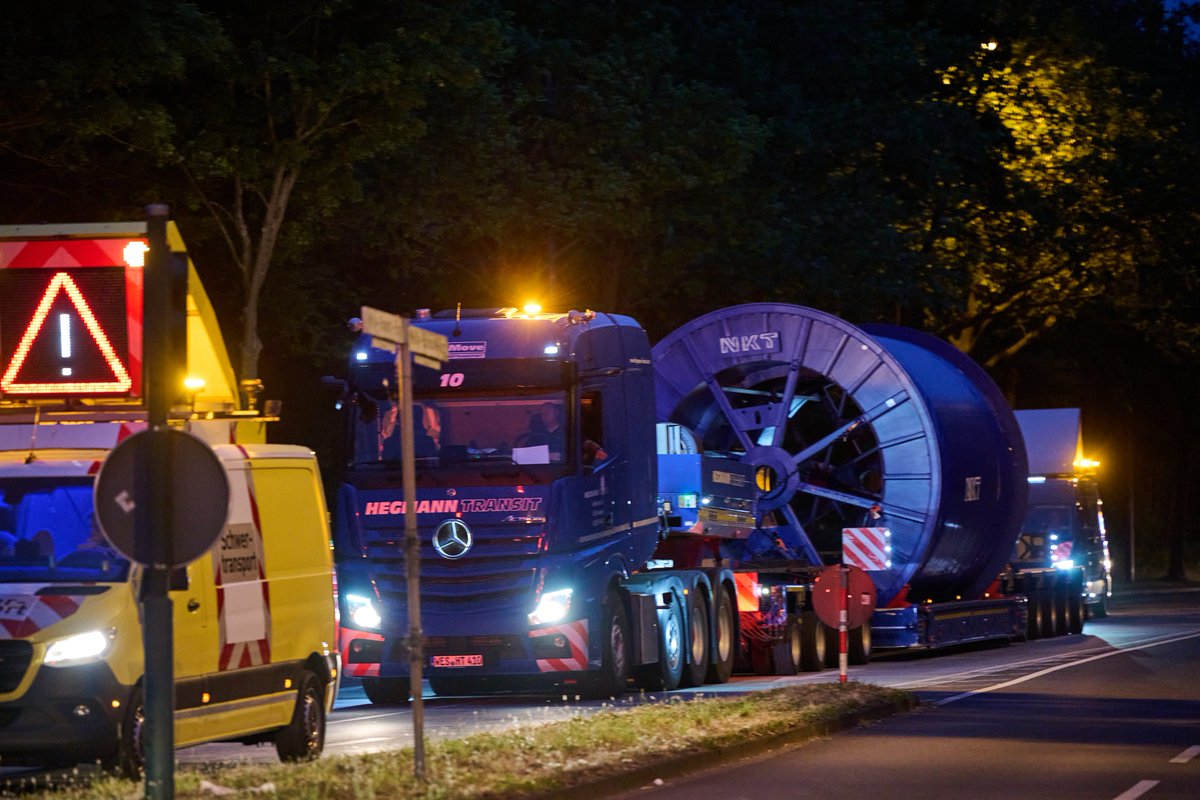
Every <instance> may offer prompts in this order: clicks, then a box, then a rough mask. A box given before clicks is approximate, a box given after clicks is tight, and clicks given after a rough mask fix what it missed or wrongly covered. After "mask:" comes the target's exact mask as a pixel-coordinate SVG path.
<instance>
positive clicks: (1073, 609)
mask: <svg viewBox="0 0 1200 800" xmlns="http://www.w3.org/2000/svg"><path fill="white" fill-rule="evenodd" d="M1068 591H1069V592H1070V603H1069V604H1068V606H1067V632H1068V633H1083V594H1081V593H1080V591H1079V587H1077V586H1070V587H1069V588H1068Z"/></svg>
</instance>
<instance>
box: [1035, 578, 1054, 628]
mask: <svg viewBox="0 0 1200 800" xmlns="http://www.w3.org/2000/svg"><path fill="white" fill-rule="evenodd" d="M1038 605H1040V606H1041V614H1042V638H1043V639H1052V638H1054V637H1055V636H1057V635H1058V630H1057V629H1056V628H1055V626H1054V623H1055V619H1054V618H1055V614H1054V584H1053V583H1051V584H1050V585H1049V586H1042V587H1040V588H1039V589H1038Z"/></svg>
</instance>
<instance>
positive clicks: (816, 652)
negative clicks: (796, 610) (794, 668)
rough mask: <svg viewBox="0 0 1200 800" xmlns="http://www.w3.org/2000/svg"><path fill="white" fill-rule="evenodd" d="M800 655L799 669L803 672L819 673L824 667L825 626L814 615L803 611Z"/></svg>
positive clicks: (801, 616)
mask: <svg viewBox="0 0 1200 800" xmlns="http://www.w3.org/2000/svg"><path fill="white" fill-rule="evenodd" d="M799 625H800V638H801V654H800V668H801V669H802V670H804V671H805V672H820V671H821V669H822V668H824V666H825V652H826V646H825V645H826V641H827V639H826V635H825V625H824V623H822V622H821V620H819V619H817V615H816V613H814V612H812V611H805V612H804V613H803V614H801V615H800V623H799Z"/></svg>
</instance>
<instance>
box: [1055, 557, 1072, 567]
mask: <svg viewBox="0 0 1200 800" xmlns="http://www.w3.org/2000/svg"><path fill="white" fill-rule="evenodd" d="M1054 566H1056V567H1058V568H1059V569H1075V560H1074V559H1071V558H1064V559H1061V560H1059V561H1055V562H1054Z"/></svg>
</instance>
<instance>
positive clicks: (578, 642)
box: [529, 619, 588, 672]
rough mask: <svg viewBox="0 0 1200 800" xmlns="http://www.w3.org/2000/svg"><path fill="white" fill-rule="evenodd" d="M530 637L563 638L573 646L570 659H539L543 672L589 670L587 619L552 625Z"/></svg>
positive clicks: (539, 667)
mask: <svg viewBox="0 0 1200 800" xmlns="http://www.w3.org/2000/svg"><path fill="white" fill-rule="evenodd" d="M529 635H530V637H535V636H537V637H541V636H563V637H565V638H566V640H567V642H568V643H569V644H570V645H571V657H570V658H539V659H538V660H537V665H538V669H539V670H541V671H542V672H578V671H580V670H585V669H587V665H588V657H587V649H588V625H587V620H586V619H581V620H577V621H575V622H568V623H567V624H566V625H551V626H550V627H548V628H538V629H537V630H536V631H530V632H529Z"/></svg>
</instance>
